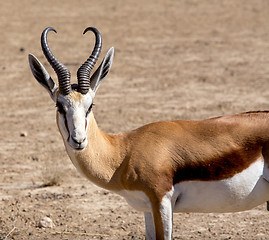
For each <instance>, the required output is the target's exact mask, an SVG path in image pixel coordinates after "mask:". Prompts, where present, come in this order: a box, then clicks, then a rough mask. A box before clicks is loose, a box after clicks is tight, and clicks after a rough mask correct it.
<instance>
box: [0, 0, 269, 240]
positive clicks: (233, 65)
mask: <svg viewBox="0 0 269 240" xmlns="http://www.w3.org/2000/svg"><path fill="white" fill-rule="evenodd" d="M47 26H54V27H55V28H56V29H57V31H58V34H53V33H50V35H49V43H50V46H51V48H52V50H53V52H54V53H55V55H56V56H57V57H58V58H59V59H60V60H61V61H62V62H63V63H65V64H66V66H68V68H69V69H70V71H71V73H72V74H73V76H75V75H76V70H77V68H78V67H79V66H80V65H81V63H83V62H84V60H85V59H86V58H87V57H88V55H89V53H90V51H91V47H92V42H93V37H92V36H91V35H90V34H87V36H82V32H83V30H84V29H85V28H86V27H88V26H95V27H97V28H98V29H99V30H100V32H101V33H102V36H103V52H102V56H101V57H103V56H104V54H105V52H106V51H107V50H108V49H109V48H110V47H111V46H114V47H115V52H116V54H115V59H114V62H113V67H112V70H111V72H110V74H109V77H107V79H106V80H105V82H104V83H103V84H102V86H101V87H100V89H99V91H98V94H97V97H96V100H95V103H96V106H95V108H94V113H95V117H96V119H97V121H98V123H99V127H100V128H101V129H102V130H104V131H106V132H110V133H115V132H123V131H126V130H129V129H132V128H136V127H138V126H141V125H143V124H146V123H149V122H153V121H159V120H170V119H203V118H209V117H213V116H219V115H228V114H233V113H239V112H244V111H249V110H264V109H269V102H268V99H269V77H268V76H269V2H268V1H266V0H264V1H262V0H257V1H250V0H237V1H234V0H226V1H219V0H215V1H214V0H205V1H199V0H177V1H175V0H166V1H162V0H147V1H146V0H144V1H143V0H136V1H130V0H113V1H109V0H98V1H93V0H78V1H63V0H59V1H52V0H46V1H38V0H30V1H29V0H20V1H19V0H17V1H15V0H9V1H1V7H0V27H1V38H0V49H1V54H0V73H1V75H0V76H1V79H0V90H1V91H0V100H1V101H0V113H1V114H0V127H1V131H0V239H29V240H31V239H35V240H38V239H56V240H58V239H71V240H72V239H76V240H80V239H112V240H113V239H115V240H118V239H144V219H143V214H142V213H140V212H137V211H135V210H133V209H132V208H131V207H129V206H128V205H127V204H126V202H125V201H124V199H122V198H121V197H119V196H117V195H115V194H113V193H110V192H107V191H105V190H102V189H100V188H98V187H96V186H94V185H93V184H91V183H90V182H89V181H87V180H86V179H84V178H83V177H82V176H80V174H79V173H78V172H77V171H76V169H75V168H74V167H73V165H72V164H71V161H70V160H69V159H68V157H67V154H66V153H65V150H64V146H63V143H62V139H61V137H60V134H59V133H58V131H57V128H56V124H55V107H54V104H53V102H52V101H51V100H50V98H49V96H48V94H47V92H46V91H44V89H42V88H41V87H40V86H39V85H38V84H37V83H36V81H35V80H34V78H33V76H32V75H31V73H30V70H29V66H28V59H27V58H28V57H27V55H28V53H33V54H35V55H36V56H37V57H38V58H39V59H40V60H41V61H42V62H43V63H44V64H45V66H46V67H47V69H48V70H49V72H50V73H51V75H52V76H53V77H54V79H56V77H55V74H54V72H53V70H52V69H51V68H50V67H49V65H48V64H47V63H46V61H45V58H44V57H43V55H42V51H41V48H40V34H41V32H42V30H43V29H44V28H45V27H47ZM72 81H73V82H75V81H76V79H75V78H74V79H73V80H72ZM53 179H55V181H56V183H57V185H55V186H51V187H44V186H43V185H44V184H45V183H47V182H50V181H51V180H53ZM45 216H49V217H50V218H51V219H52V220H53V222H54V224H55V226H54V227H53V228H39V227H38V222H39V220H40V218H42V217H45ZM267 219H268V213H267V211H266V205H265V204H264V205H262V206H259V207H257V208H255V209H253V210H251V211H247V212H242V213H235V214H213V213H212V214H175V215H174V239H268V237H267V235H268V233H269V230H268V220H267ZM9 233H10V234H9Z"/></svg>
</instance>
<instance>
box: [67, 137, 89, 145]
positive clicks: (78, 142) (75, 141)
mask: <svg viewBox="0 0 269 240" xmlns="http://www.w3.org/2000/svg"><path fill="white" fill-rule="evenodd" d="M71 138H72V140H73V141H74V143H76V144H78V145H80V144H81V143H83V142H84V141H85V140H86V138H84V139H82V141H78V140H76V139H75V138H73V136H71Z"/></svg>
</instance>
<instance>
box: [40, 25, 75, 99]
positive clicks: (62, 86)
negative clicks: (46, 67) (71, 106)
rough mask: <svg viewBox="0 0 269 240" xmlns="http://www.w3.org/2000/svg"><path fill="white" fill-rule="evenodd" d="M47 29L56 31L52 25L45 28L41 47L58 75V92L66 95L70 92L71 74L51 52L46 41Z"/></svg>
mask: <svg viewBox="0 0 269 240" xmlns="http://www.w3.org/2000/svg"><path fill="white" fill-rule="evenodd" d="M49 31H53V32H55V33H57V32H56V30H55V29H54V28H53V27H48V28H46V29H45V30H44V31H43V32H42V35H41V47H42V50H43V53H44V55H45V56H46V58H47V60H48V62H49V63H50V65H51V66H52V68H53V69H54V71H55V73H56V74H57V76H58V81H59V91H60V93H61V94H63V95H68V94H69V93H70V92H71V84H70V77H71V74H70V72H69V70H68V69H67V67H66V66H64V65H63V64H62V63H61V62H60V61H59V60H58V59H57V58H56V57H55V56H54V55H53V53H52V52H51V50H50V48H49V45H48V41H47V35H48V32H49Z"/></svg>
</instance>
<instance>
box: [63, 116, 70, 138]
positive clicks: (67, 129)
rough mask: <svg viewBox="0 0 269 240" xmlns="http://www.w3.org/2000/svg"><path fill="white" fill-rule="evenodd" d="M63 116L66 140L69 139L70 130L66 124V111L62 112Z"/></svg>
mask: <svg viewBox="0 0 269 240" xmlns="http://www.w3.org/2000/svg"><path fill="white" fill-rule="evenodd" d="M63 117H64V125H65V128H66V131H67V133H68V137H67V141H69V139H70V132H69V128H68V124H67V118H66V113H64V114H63Z"/></svg>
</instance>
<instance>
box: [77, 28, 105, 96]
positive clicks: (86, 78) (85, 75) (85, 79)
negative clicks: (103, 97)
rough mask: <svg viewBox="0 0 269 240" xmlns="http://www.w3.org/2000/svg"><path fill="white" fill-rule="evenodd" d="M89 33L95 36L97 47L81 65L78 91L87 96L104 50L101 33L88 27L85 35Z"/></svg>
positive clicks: (78, 75) (78, 73)
mask: <svg viewBox="0 0 269 240" xmlns="http://www.w3.org/2000/svg"><path fill="white" fill-rule="evenodd" d="M88 31H92V32H93V33H94V35H95V46H94V49H93V51H92V53H91V56H90V57H89V58H88V59H87V60H86V61H85V62H84V63H83V64H82V65H81V67H80V68H79V69H78V71H77V77H78V91H79V92H80V93H81V94H86V93H87V92H88V91H89V88H90V74H91V70H92V69H93V67H94V65H95V63H96V62H97V60H98V57H99V55H100V53H101V49H102V37H101V34H100V32H99V31H98V30H97V29H96V28H94V27H88V28H86V29H85V30H84V32H83V34H85V33H86V32H88Z"/></svg>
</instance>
